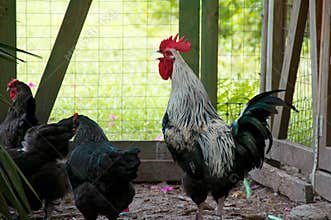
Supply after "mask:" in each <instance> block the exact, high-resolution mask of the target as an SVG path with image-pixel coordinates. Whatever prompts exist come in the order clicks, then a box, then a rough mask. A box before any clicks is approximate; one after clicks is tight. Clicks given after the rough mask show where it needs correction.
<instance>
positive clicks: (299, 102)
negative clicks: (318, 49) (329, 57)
mask: <svg viewBox="0 0 331 220" xmlns="http://www.w3.org/2000/svg"><path fill="white" fill-rule="evenodd" d="M291 9H292V4H291V1H289V4H288V10H287V11H288V13H290V12H291ZM288 17H290V15H288ZM287 27H288V25H287ZM312 101H313V99H312V74H311V58H310V40H309V22H307V25H306V29H305V34H304V39H303V43H302V49H301V54H300V63H299V68H298V73H297V79H296V83H295V90H294V97H293V105H294V106H295V107H296V108H297V109H298V110H299V112H298V113H295V112H293V111H292V112H291V117H290V123H289V130H288V140H290V141H293V142H296V143H300V144H303V145H305V146H309V147H310V146H312V143H313V106H312Z"/></svg>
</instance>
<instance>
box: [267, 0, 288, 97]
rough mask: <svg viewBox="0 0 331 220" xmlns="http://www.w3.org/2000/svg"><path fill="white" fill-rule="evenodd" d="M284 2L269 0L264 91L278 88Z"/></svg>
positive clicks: (282, 39) (283, 44)
mask: <svg viewBox="0 0 331 220" xmlns="http://www.w3.org/2000/svg"><path fill="white" fill-rule="evenodd" d="M286 11H287V10H286V1H285V0H269V3H268V30H267V31H268V34H267V38H268V41H267V61H266V90H267V91H269V90H274V89H277V88H278V85H279V80H280V73H281V69H282V64H283V54H284V47H285V28H284V27H285V24H286V23H285V21H286Z"/></svg>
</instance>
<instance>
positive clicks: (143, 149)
mask: <svg viewBox="0 0 331 220" xmlns="http://www.w3.org/2000/svg"><path fill="white" fill-rule="evenodd" d="M110 143H111V144H112V145H114V146H115V147H118V148H121V149H128V148H131V147H138V148H139V149H140V153H139V157H140V158H142V159H146V160H172V156H171V154H170V152H169V151H168V148H167V146H166V144H165V143H164V142H163V141H110ZM69 149H70V150H69V151H70V152H71V151H72V150H73V146H72V143H71V144H70V147H69Z"/></svg>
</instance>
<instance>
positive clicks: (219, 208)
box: [216, 197, 225, 217]
mask: <svg viewBox="0 0 331 220" xmlns="http://www.w3.org/2000/svg"><path fill="white" fill-rule="evenodd" d="M224 200H225V197H221V198H219V199H218V200H217V208H216V215H217V216H219V217H222V214H223V206H224Z"/></svg>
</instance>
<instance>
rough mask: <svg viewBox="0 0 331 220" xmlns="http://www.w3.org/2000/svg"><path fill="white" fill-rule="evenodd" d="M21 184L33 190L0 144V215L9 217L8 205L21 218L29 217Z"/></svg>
mask: <svg viewBox="0 0 331 220" xmlns="http://www.w3.org/2000/svg"><path fill="white" fill-rule="evenodd" d="M23 184H25V185H27V186H28V187H29V188H30V189H31V190H32V191H33V192H34V190H33V189H32V187H31V185H30V184H29V182H28V181H27V180H26V178H25V177H24V175H23V174H22V173H21V171H20V170H19V168H18V167H17V166H16V164H15V162H14V161H13V160H12V159H11V157H10V156H9V154H8V153H7V151H6V150H5V149H4V148H3V147H2V146H1V145H0V188H1V190H0V217H1V215H2V216H4V217H6V218H7V219H10V215H9V209H8V206H9V205H10V206H11V207H13V208H15V209H16V210H17V211H18V214H19V215H20V217H21V219H29V216H28V213H29V212H30V206H29V203H28V200H27V198H26V196H25V192H24V188H23ZM34 193H35V192H34ZM35 194H36V193H35Z"/></svg>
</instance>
